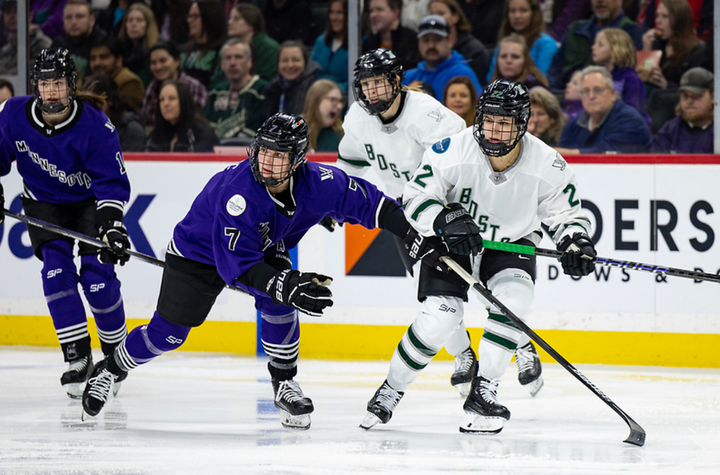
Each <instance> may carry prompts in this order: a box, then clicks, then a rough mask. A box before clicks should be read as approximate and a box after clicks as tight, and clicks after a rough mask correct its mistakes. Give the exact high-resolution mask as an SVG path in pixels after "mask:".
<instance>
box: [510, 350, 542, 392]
mask: <svg viewBox="0 0 720 475" xmlns="http://www.w3.org/2000/svg"><path fill="white" fill-rule="evenodd" d="M515 362H516V363H517V367H518V381H520V384H522V385H523V387H525V389H527V390H528V392H530V395H531V396H535V395H536V394H537V393H538V391H540V388H542V387H543V379H542V365H541V364H540V358H539V357H538V354H537V351H536V350H535V346H534V345H533V344H532V342H529V343H528V344H527V345H525V346H523V347H520V348H518V349H516V350H515Z"/></svg>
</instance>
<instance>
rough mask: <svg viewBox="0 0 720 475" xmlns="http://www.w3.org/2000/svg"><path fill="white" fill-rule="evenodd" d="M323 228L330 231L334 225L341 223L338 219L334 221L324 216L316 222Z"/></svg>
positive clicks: (333, 228) (332, 230)
mask: <svg viewBox="0 0 720 475" xmlns="http://www.w3.org/2000/svg"><path fill="white" fill-rule="evenodd" d="M318 224H319V225H320V226H322V227H323V228H325V229H327V230H328V231H330V232H331V233H333V232H335V226H342V225H343V223H340V222H338V221H335V220H334V219H333V218H331V217H330V216H325V217H324V218H323V219H321V220H320V222H319V223H318Z"/></svg>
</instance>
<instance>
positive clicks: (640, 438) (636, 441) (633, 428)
mask: <svg viewBox="0 0 720 475" xmlns="http://www.w3.org/2000/svg"><path fill="white" fill-rule="evenodd" d="M440 260H441V261H442V262H444V263H445V264H446V265H447V266H448V267H450V268H451V269H452V270H453V271H455V273H456V274H457V275H459V276H460V277H462V279H463V280H464V281H465V282H467V283H468V284H470V285H471V286H472V288H473V289H475V290H476V291H477V292H478V293H479V294H480V295H482V296H483V297H485V299H487V300H488V301H489V302H491V303H493V304H494V305H495V306H496V307H497V308H499V309H500V310H501V311H502V312H503V313H504V314H505V316H506V317H507V318H508V319H509V320H510V321H511V322H512V323H513V324H515V325H516V326H517V327H518V328H520V330H522V331H523V332H524V333H525V334H526V335H527V336H529V337H530V338H532V340H533V341H534V342H535V343H537V344H538V345H539V346H540V347H541V348H542V349H543V350H545V351H546V352H547V353H548V354H549V355H550V356H552V357H553V359H554V360H555V361H557V362H558V363H560V366H562V367H563V368H565V369H566V370H567V371H568V372H569V373H570V374H572V375H573V376H575V377H576V378H577V379H578V380H579V381H580V382H581V383H583V384H584V385H585V386H587V387H588V389H590V391H592V392H593V393H595V395H596V396H597V397H599V398H600V399H602V400H603V402H605V404H607V405H608V406H610V407H611V408H612V410H613V411H615V412H616V413H618V415H619V416H620V417H622V418H623V420H624V421H625V423H626V424H627V425H628V426H629V427H630V435H629V436H628V438H627V439H625V440H624V442H626V443H628V444H633V445H638V446H642V445H643V444H645V429H643V428H642V427H640V424H638V423H637V422H635V421H634V420H633V419H632V418H631V417H630V416H628V415H627V414H625V412H624V411H623V410H622V409H620V408H619V407H618V406H617V405H616V404H615V403H614V402H612V400H611V399H610V398H609V397H607V396H606V395H605V393H603V392H602V391H600V389H598V387H597V386H595V385H594V384H593V383H592V382H590V380H589V379H587V378H586V377H585V376H584V375H583V374H582V373H581V372H580V371H578V370H577V368H575V367H574V366H573V365H572V364H570V362H568V360H566V359H565V358H563V357H562V356H560V354H559V353H558V352H557V351H555V350H554V349H553V348H552V347H551V346H550V345H548V344H547V343H546V342H545V340H543V339H542V338H540V336H538V334H537V333H535V332H534V331H533V330H532V329H531V328H530V327H529V326H527V325H526V324H525V322H523V321H522V320H520V318H518V317H517V315H515V314H514V313H513V312H511V311H510V309H508V308H507V307H506V306H505V305H503V303H502V302H500V301H499V300H498V299H497V298H495V296H494V295H493V294H492V292H490V291H489V290H488V289H486V288H485V287H484V286H483V285H482V284H481V283H480V282H478V281H477V280H475V279H474V278H473V277H472V276H471V275H470V274H468V272H467V271H466V270H465V269H463V268H462V266H460V264H458V263H457V262H455V261H454V260H453V259H452V258H450V257H448V256H443V257H441V258H440Z"/></svg>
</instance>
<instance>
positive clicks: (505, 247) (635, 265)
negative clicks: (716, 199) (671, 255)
mask: <svg viewBox="0 0 720 475" xmlns="http://www.w3.org/2000/svg"><path fill="white" fill-rule="evenodd" d="M483 247H485V249H493V250H496V251H504V252H514V253H517V254H525V255H528V256H541V257H554V258H556V259H560V258H561V257H562V255H563V254H564V253H563V252H562V251H554V250H552V249H543V248H540V247H537V248H536V247H533V246H524V245H522V244H512V243H509V242H497V241H485V240H483ZM595 263H596V264H600V265H603V266H608V267H620V268H623V269H631V270H638V271H644V272H650V273H652V274H658V275H669V276H673V277H685V278H686V279H695V280H707V281H709V282H717V283H720V275H715V274H708V273H705V272H697V271H692V270H686V269H676V268H674V267H665V266H658V265H655V264H643V263H641V262H633V261H623V260H620V259H612V258H609V257H596V258H595Z"/></svg>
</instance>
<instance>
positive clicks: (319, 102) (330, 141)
mask: <svg viewBox="0 0 720 475" xmlns="http://www.w3.org/2000/svg"><path fill="white" fill-rule="evenodd" d="M342 111H343V94H342V91H341V90H340V86H338V85H337V83H334V82H333V81H331V80H329V79H318V80H317V81H315V82H314V83H313V85H312V86H310V89H308V92H307V96H305V108H304V109H303V113H302V114H301V117H302V118H303V119H305V121H306V122H307V124H308V142H309V143H308V146H309V151H310V153H314V152H336V153H337V151H338V145H340V139H342V136H343V128H342Z"/></svg>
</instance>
